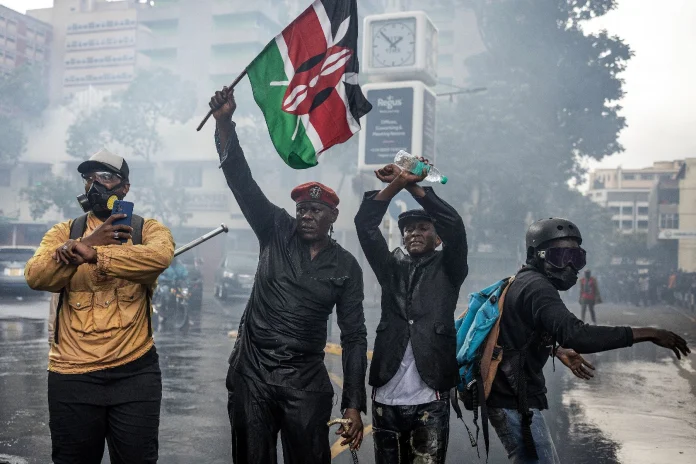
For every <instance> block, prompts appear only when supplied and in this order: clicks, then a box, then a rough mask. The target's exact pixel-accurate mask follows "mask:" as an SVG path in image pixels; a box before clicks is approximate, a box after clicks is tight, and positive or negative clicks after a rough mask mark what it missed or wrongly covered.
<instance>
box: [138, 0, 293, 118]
mask: <svg viewBox="0 0 696 464" xmlns="http://www.w3.org/2000/svg"><path fill="white" fill-rule="evenodd" d="M283 5H284V2H283V1H282V0H256V1H253V2H250V1H248V0H224V1H220V0H165V1H157V2H151V3H144V4H141V5H140V8H139V9H138V33H137V44H138V45H137V47H138V50H139V51H140V52H142V53H143V54H145V55H146V56H148V57H149V58H150V60H151V63H152V65H153V66H163V67H166V68H169V69H171V70H172V71H174V72H175V73H176V74H178V75H180V76H181V77H182V78H183V79H185V80H188V81H191V82H193V83H195V84H196V86H197V90H198V93H199V96H200V100H201V108H204V107H205V106H207V102H208V100H209V98H210V95H211V93H212V92H213V91H214V90H215V89H220V88H222V86H224V85H229V84H230V83H232V81H233V80H234V79H235V77H237V75H238V74H239V73H241V72H242V71H243V70H244V69H245V68H246V66H247V65H248V64H249V63H251V61H252V60H253V59H254V57H256V55H257V54H258V53H259V52H260V51H261V50H263V47H264V46H265V45H266V44H267V43H268V42H269V41H270V40H271V39H272V38H273V37H274V36H275V35H276V34H278V33H279V32H280V31H281V29H282V26H281V22H285V20H286V19H288V18H285V16H286V14H285V10H284V8H282V6H283ZM281 12H283V13H281ZM281 14H283V17H282V18H280V17H279V15H281ZM288 21H289V19H288Z"/></svg>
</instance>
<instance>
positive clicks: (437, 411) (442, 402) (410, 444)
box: [372, 395, 450, 464]
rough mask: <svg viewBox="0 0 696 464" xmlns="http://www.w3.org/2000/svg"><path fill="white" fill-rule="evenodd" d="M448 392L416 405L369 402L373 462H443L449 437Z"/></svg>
mask: <svg viewBox="0 0 696 464" xmlns="http://www.w3.org/2000/svg"><path fill="white" fill-rule="evenodd" d="M449 420H450V404H449V396H448V395H443V397H441V398H440V399H439V400H436V401H433V402H431V403H426V404H421V405H417V406H388V405H384V404H381V403H377V402H376V401H373V402H372V426H373V429H372V430H373V432H372V433H373V437H374V443H375V463H376V464H407V463H413V464H420V463H432V464H444V463H445V457H446V455H447V444H448V441H449Z"/></svg>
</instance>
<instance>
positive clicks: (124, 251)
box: [94, 219, 174, 285]
mask: <svg viewBox="0 0 696 464" xmlns="http://www.w3.org/2000/svg"><path fill="white" fill-rule="evenodd" d="M94 248H95V250H97V264H96V268H95V272H96V278H97V280H105V279H107V278H113V277H116V278H119V279H125V280H128V281H131V282H134V283H138V284H144V285H153V284H154V283H155V282H156V281H157V277H159V275H160V274H161V273H162V272H164V270H165V269H167V268H168V267H169V265H170V264H171V262H172V258H173V257H174V239H173V238H172V234H171V232H170V231H169V229H168V228H166V227H165V226H163V225H162V224H160V223H159V222H157V221H156V220H154V219H146V220H145V224H144V225H143V244H142V245H130V246H121V245H108V246H98V247H94Z"/></svg>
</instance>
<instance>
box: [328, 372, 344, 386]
mask: <svg viewBox="0 0 696 464" xmlns="http://www.w3.org/2000/svg"><path fill="white" fill-rule="evenodd" d="M329 378H330V379H331V380H332V381H333V383H335V384H336V385H338V388H340V389H343V379H342V378H341V376H340V375H338V374H334V373H333V372H329Z"/></svg>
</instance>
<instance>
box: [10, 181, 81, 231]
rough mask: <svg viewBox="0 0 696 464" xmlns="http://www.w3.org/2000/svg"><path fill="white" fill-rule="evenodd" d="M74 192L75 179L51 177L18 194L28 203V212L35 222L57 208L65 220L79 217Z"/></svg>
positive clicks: (79, 211)
mask: <svg viewBox="0 0 696 464" xmlns="http://www.w3.org/2000/svg"><path fill="white" fill-rule="evenodd" d="M75 192H76V190H75V179H71V178H67V177H51V178H49V179H47V180H44V181H42V182H40V183H38V184H36V185H33V186H31V187H27V188H24V189H22V190H21V192H20V193H21V195H22V197H23V198H24V199H25V200H27V201H28V202H29V212H30V214H31V217H32V219H34V220H35V221H36V220H38V219H40V218H41V217H43V215H44V214H46V213H47V212H48V211H49V210H50V209H51V208H53V207H56V208H58V209H59V210H60V211H61V213H62V214H63V217H65V218H74V217H77V216H79V215H80V214H81V209H80V207H79V205H78V203H77V201H76V200H75V197H76V194H75Z"/></svg>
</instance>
